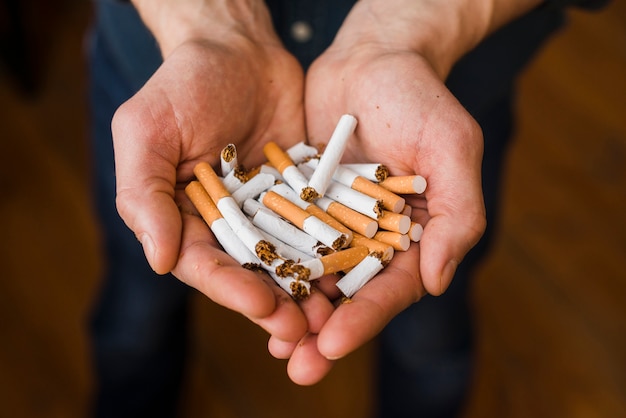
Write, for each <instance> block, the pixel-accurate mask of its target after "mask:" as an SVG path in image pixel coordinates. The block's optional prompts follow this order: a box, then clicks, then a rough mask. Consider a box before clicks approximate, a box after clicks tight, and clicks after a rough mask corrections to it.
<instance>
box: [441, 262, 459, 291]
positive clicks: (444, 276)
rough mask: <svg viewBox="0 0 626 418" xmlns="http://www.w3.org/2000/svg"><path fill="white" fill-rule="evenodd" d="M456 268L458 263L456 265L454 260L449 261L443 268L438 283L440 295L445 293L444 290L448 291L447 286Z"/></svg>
mask: <svg viewBox="0 0 626 418" xmlns="http://www.w3.org/2000/svg"><path fill="white" fill-rule="evenodd" d="M458 266H459V263H457V262H456V260H450V261H448V263H447V264H446V265H445V266H444V268H443V271H442V272H441V281H440V282H439V285H440V288H441V293H443V292H445V291H446V289H448V286H450V283H451V282H452V279H453V278H454V273H456V269H457V267H458Z"/></svg>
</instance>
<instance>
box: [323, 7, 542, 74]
mask: <svg viewBox="0 0 626 418" xmlns="http://www.w3.org/2000/svg"><path fill="white" fill-rule="evenodd" d="M542 2H543V0H518V1H515V2H510V1H508V0H483V1H476V0H450V1H445V2H441V1H430V0H417V1H416V0H361V1H359V2H357V3H356V5H355V6H354V8H353V9H352V11H351V13H350V15H349V16H348V17H347V18H346V21H345V23H344V25H343V27H342V28H341V30H340V31H339V33H338V34H337V37H336V39H335V42H334V43H333V46H332V47H333V48H334V49H338V50H341V49H345V50H353V49H355V48H357V49H358V48H360V47H366V48H377V49H380V50H381V51H383V52H385V51H389V52H391V51H396V52H411V53H417V54H419V55H421V56H423V57H424V58H425V59H426V60H427V61H428V62H429V63H430V65H431V66H432V67H433V68H434V70H435V71H436V73H437V74H438V75H439V76H440V77H441V78H442V79H444V78H445V77H446V76H447V74H448V72H449V71H450V69H451V68H452V66H453V65H454V63H455V62H456V61H457V60H458V59H459V58H460V57H461V56H463V55H464V54H465V53H467V52H468V51H470V50H471V49H472V48H474V47H475V46H476V45H477V44H478V43H480V41H482V40H483V39H484V38H485V37H486V36H487V35H488V34H489V33H491V32H492V31H494V30H495V29H497V28H498V27H499V26H501V25H503V24H505V23H506V22H508V21H510V20H512V19H514V18H515V17H517V16H519V15H521V14H523V13H525V12H527V11H529V10H531V9H532V8H533V7H536V6H537V5H539V4H540V3H542Z"/></svg>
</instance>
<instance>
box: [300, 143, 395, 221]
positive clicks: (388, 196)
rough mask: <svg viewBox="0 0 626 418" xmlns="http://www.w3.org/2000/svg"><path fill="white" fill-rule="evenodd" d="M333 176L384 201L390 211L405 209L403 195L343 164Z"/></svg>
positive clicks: (384, 205) (384, 206)
mask: <svg viewBox="0 0 626 418" xmlns="http://www.w3.org/2000/svg"><path fill="white" fill-rule="evenodd" d="M322 157H323V156H322ZM312 163H313V161H312ZM316 171H317V169H316ZM333 178H334V179H335V180H336V181H338V182H339V183H341V184H343V185H346V186H348V187H350V188H352V189H354V190H357V191H359V192H361V193H364V194H366V195H368V196H371V197H373V198H375V199H378V200H380V201H381V202H383V208H385V209H387V210H388V211H391V212H394V213H399V212H400V211H402V209H404V204H405V200H404V198H403V197H401V196H398V195H397V194H395V193H393V192H391V191H389V190H387V189H385V188H384V187H381V186H379V185H378V184H376V183H374V182H372V181H370V180H368V179H366V178H365V177H362V176H360V175H358V174H357V173H356V172H354V171H352V170H350V169H348V168H345V167H343V166H340V167H337V169H336V170H335V174H334V176H333Z"/></svg>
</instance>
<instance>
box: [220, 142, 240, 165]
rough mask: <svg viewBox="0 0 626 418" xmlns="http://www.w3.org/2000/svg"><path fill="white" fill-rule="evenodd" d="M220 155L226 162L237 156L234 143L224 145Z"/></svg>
mask: <svg viewBox="0 0 626 418" xmlns="http://www.w3.org/2000/svg"><path fill="white" fill-rule="evenodd" d="M221 156H222V160H224V161H225V162H227V163H229V162H231V161H233V160H234V159H235V158H237V149H236V148H235V145H234V144H228V145H226V146H225V147H224V149H223V150H222V154H221Z"/></svg>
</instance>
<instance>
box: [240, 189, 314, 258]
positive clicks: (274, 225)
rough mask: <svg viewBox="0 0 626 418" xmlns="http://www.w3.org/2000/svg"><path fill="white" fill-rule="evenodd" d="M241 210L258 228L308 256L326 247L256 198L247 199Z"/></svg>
mask: <svg viewBox="0 0 626 418" xmlns="http://www.w3.org/2000/svg"><path fill="white" fill-rule="evenodd" d="M243 210H244V212H245V213H246V214H248V216H250V217H251V218H252V223H253V224H254V225H255V226H256V227H258V228H259V229H260V230H262V231H265V232H266V233H268V234H270V235H272V236H274V237H276V238H278V239H279V240H281V241H282V242H284V243H286V244H287V245H290V246H291V247H293V248H295V249H297V250H298V251H300V252H303V253H305V254H307V255H309V256H317V255H318V254H319V253H320V251H322V252H324V250H323V248H326V247H323V245H322V244H321V243H320V242H319V241H318V240H317V239H316V238H314V237H312V236H311V235H309V234H307V233H306V232H304V231H302V230H300V229H298V228H296V227H295V226H294V225H293V224H291V223H289V222H287V221H285V220H284V219H283V218H281V217H280V216H278V215H277V214H275V213H274V212H272V211H271V210H269V209H267V208H265V207H264V206H263V205H262V204H261V203H259V202H257V201H256V200H252V199H247V200H246V201H245V202H244V204H243ZM322 247H323V248H322ZM279 253H280V251H279ZM294 260H297V258H294Z"/></svg>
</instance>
